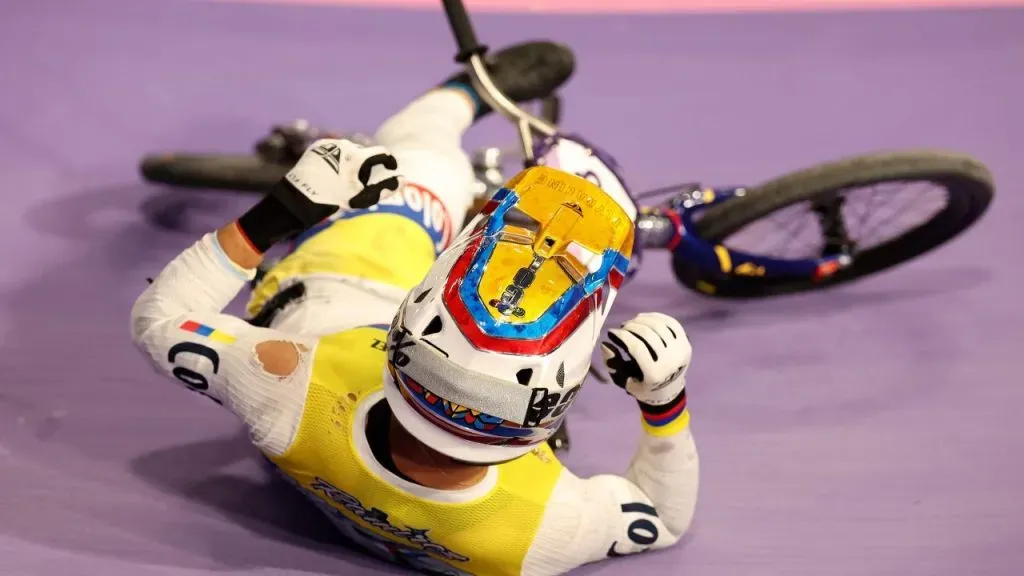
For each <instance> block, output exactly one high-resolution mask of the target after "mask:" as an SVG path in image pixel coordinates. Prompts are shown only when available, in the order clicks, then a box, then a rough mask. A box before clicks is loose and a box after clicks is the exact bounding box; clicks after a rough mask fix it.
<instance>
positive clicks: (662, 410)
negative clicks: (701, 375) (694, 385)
mask: <svg viewBox="0 0 1024 576" xmlns="http://www.w3.org/2000/svg"><path fill="white" fill-rule="evenodd" d="M640 413H641V414H642V415H643V426H644V432H647V433H648V434H650V435H651V436H660V437H665V436H672V435H675V434H678V433H679V432H681V431H683V430H685V429H686V427H687V426H689V425H690V411H689V410H687V409H686V388H683V390H682V392H680V393H679V395H678V396H676V397H675V399H674V400H672V401H671V402H669V403H668V404H662V405H661V406H653V405H651V404H644V403H643V402H640Z"/></svg>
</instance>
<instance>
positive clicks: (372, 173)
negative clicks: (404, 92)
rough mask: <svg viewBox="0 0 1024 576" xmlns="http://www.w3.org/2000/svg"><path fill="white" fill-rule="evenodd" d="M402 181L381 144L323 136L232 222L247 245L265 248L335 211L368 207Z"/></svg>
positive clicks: (400, 185) (394, 188)
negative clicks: (244, 236)
mask: <svg viewBox="0 0 1024 576" xmlns="http://www.w3.org/2000/svg"><path fill="white" fill-rule="evenodd" d="M404 183H405V178H404V177H403V175H402V173H401V171H400V169H399V166H398V161H397V160H395V157H394V156H392V155H391V154H390V153H389V152H388V151H387V149H386V148H384V147H382V146H362V145H360V144H356V143H355V142H351V141H349V140H343V139H336V138H324V139H321V140H317V141H315V142H313V143H312V144H310V145H309V147H308V148H306V151H305V153H303V154H302V157H301V158H299V161H298V162H297V163H296V164H295V166H294V167H292V169H291V170H289V171H288V173H287V174H286V175H285V177H284V178H282V179H281V180H280V181H279V182H278V183H277V184H276V185H275V186H274V187H273V188H271V189H270V190H269V191H268V194H267V196H266V197H265V198H264V199H263V200H262V201H260V203H258V204H257V205H256V206H254V207H253V208H252V209H251V210H250V211H249V212H247V213H246V214H245V215H244V216H242V217H241V218H239V220H238V223H239V225H240V226H241V228H242V231H243V232H245V234H246V236H247V237H248V238H249V240H250V242H251V243H252V244H253V246H254V247H255V248H256V249H257V250H259V251H260V252H266V251H267V250H268V249H269V248H270V247H271V246H273V245H274V244H275V243H277V242H279V241H281V240H283V239H285V238H288V237H290V236H293V235H294V234H297V233H300V232H302V231H303V230H306V229H307V228H310V227H311V226H314V225H316V224H318V223H319V222H321V221H322V220H323V219H324V218H327V217H328V216H330V215H331V214H334V213H335V212H337V211H338V210H339V209H340V210H351V209H360V208H369V207H371V206H373V205H375V204H377V203H378V202H380V201H381V199H383V198H385V197H387V196H389V195H390V194H392V193H395V192H397V191H398V190H399V189H400V188H401V187H402V186H403V184H404Z"/></svg>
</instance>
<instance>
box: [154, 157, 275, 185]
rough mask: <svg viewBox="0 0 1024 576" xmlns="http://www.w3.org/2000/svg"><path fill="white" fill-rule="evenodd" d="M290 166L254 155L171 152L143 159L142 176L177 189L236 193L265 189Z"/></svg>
mask: <svg viewBox="0 0 1024 576" xmlns="http://www.w3.org/2000/svg"><path fill="white" fill-rule="evenodd" d="M289 168H290V166H287V165H284V164H275V163H271V162H266V161H264V160H263V159H261V158H260V157H258V156H255V155H251V154H191V153H183V154H179V153H169V154H159V155H151V156H146V157H145V158H143V159H142V163H141V166H140V170H141V172H142V177H143V178H144V179H145V180H147V181H149V182H153V183H156V184H166V185H168V186H174V187H177V188H202V189H207V190H224V191H234V192H253V193H259V192H265V191H267V189H269V188H270V187H271V186H273V185H274V184H275V183H276V182H277V181H278V180H280V179H281V178H282V177H284V175H285V174H286V173H287V172H288V169H289Z"/></svg>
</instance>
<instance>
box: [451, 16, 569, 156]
mask: <svg viewBox="0 0 1024 576" xmlns="http://www.w3.org/2000/svg"><path fill="white" fill-rule="evenodd" d="M441 1H442V4H444V11H445V14H446V15H447V17H448V24H449V25H450V26H451V28H452V34H454V35H455V43H456V44H457V45H458V47H459V53H458V54H457V55H456V56H455V61H456V62H458V63H459V64H462V65H464V66H466V68H467V69H468V70H469V75H470V78H471V80H472V82H473V86H474V88H476V90H477V93H478V94H479V95H480V97H481V98H483V100H484V101H485V102H487V104H489V105H490V106H491V108H493V109H494V110H495V111H496V112H498V113H499V114H501V115H502V116H504V117H505V118H508V119H509V121H511V122H513V123H514V124H515V125H516V127H517V128H518V131H519V141H520V144H521V145H522V150H523V159H524V160H525V161H526V162H532V161H533V160H534V157H533V134H534V132H537V133H539V134H541V135H543V136H554V135H555V134H556V133H557V132H558V128H557V127H556V126H554V125H553V124H551V123H550V122H547V121H545V120H542V119H540V118H538V117H536V116H534V115H532V114H530V113H528V112H526V111H525V110H523V109H522V108H520V107H519V106H517V105H516V103H515V102H513V101H511V100H509V98H508V97H507V96H505V95H504V94H502V92H501V90H498V87H497V86H495V85H494V82H493V81H491V76H490V74H488V72H487V68H486V66H485V64H484V55H485V54H486V53H487V46H484V45H483V44H480V42H479V41H478V40H477V38H476V32H475V31H474V30H473V24H472V22H470V21H469V14H467V13H466V6H465V5H464V4H463V3H462V0H441Z"/></svg>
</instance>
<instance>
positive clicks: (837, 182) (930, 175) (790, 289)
mask: <svg viewBox="0 0 1024 576" xmlns="http://www.w3.org/2000/svg"><path fill="white" fill-rule="evenodd" d="M900 181H908V182H909V181H916V182H924V181H927V182H931V183H935V184H938V185H940V186H942V187H943V188H945V190H946V192H947V203H946V206H945V208H944V209H942V210H941V211H939V212H938V213H936V214H935V215H934V216H932V217H931V218H929V219H928V220H927V221H925V222H923V223H921V224H919V225H917V226H915V227H913V228H910V229H908V230H906V231H905V232H903V233H902V234H900V235H899V236H896V237H894V238H892V239H890V240H888V241H886V242H884V243H882V244H879V245H878V246H874V247H871V248H869V249H867V250H865V251H863V252H857V253H855V255H854V260H853V263H852V264H851V265H850V266H848V267H846V268H843V269H841V270H839V271H838V272H836V273H835V274H833V275H832V276H830V277H827V278H825V279H822V280H814V279H812V278H790V279H782V280H769V279H766V278H748V277H744V278H735V277H730V278H729V279H727V280H726V281H724V282H723V281H721V279H716V280H708V281H709V282H711V283H712V284H713V285H715V287H716V290H715V292H714V294H713V295H714V296H719V297H740V298H756V297H765V296H776V295H781V294H789V293H795V292H804V291H810V290H820V289H825V288H829V287H833V286H836V285H839V284H845V283H848V282H852V281H854V280H858V279H861V278H863V277H865V276H869V275H871V274H875V273H878V272H881V271H883V270H886V269H889V268H892V267H894V266H897V265H899V264H902V263H904V262H907V261H909V260H912V259H914V258H917V257H919V256H921V255H923V254H925V253H927V252H929V251H931V250H934V249H935V248H937V247H939V246H941V245H942V244H945V243H946V242H948V241H950V240H952V239H953V238H956V237H957V236H959V235H960V234H962V233H963V232H964V231H965V230H967V228H969V227H970V226H971V225H972V224H974V223H975V222H977V221H978V220H979V219H980V218H981V217H982V215H983V214H984V213H985V211H986V210H987V209H988V207H989V205H990V204H991V202H992V198H993V195H994V192H995V186H994V182H993V178H992V174H991V172H990V171H989V169H988V168H987V167H986V166H985V165H984V164H983V163H982V162H980V161H978V160H977V159H975V158H973V157H971V156H968V155H965V154H959V153H955V152H947V151H939V150H904V151H895V152H882V153H876V154H868V155H863V156H856V157H851V158H846V159H843V160H838V161H835V162H828V163H824V164H819V165H816V166H812V167H810V168H807V169H804V170H799V171H796V172H792V173H789V174H785V175H783V176H780V177H778V178H775V179H773V180H770V181H768V182H766V183H764V184H761V185H759V186H756V187H753V188H748V189H747V190H746V193H745V194H744V196H742V197H735V198H733V199H730V200H728V201H726V202H723V203H722V204H720V205H717V206H711V207H709V208H708V209H707V211H706V212H705V213H704V214H703V216H702V217H701V218H700V220H699V221H698V222H696V223H695V231H696V234H698V235H699V236H700V237H701V238H703V239H705V240H707V241H710V242H713V243H716V244H718V243H722V242H723V241H725V240H726V239H727V238H728V237H729V236H731V235H732V234H735V233H736V232H738V231H740V230H741V229H742V228H743V227H745V226H748V225H750V224H752V223H753V222H755V221H757V220H760V219H762V218H764V217H766V216H768V215H770V214H772V213H773V212H776V211H778V210H781V209H783V208H786V207H788V206H791V205H794V204H798V203H801V202H807V201H812V202H813V201H814V200H817V199H819V198H822V197H824V196H826V195H828V194H832V193H835V192H837V191H840V190H844V189H848V188H855V187H860V186H870V185H873V184H881V183H886V182H900ZM673 271H674V272H675V274H676V277H677V278H679V279H680V281H683V283H684V284H687V285H688V286H689V287H691V288H695V284H696V282H695V279H696V278H697V277H699V273H696V272H695V271H694V270H693V268H692V266H688V265H687V263H686V262H682V261H680V260H679V259H674V260H673ZM695 289H696V288H695Z"/></svg>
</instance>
